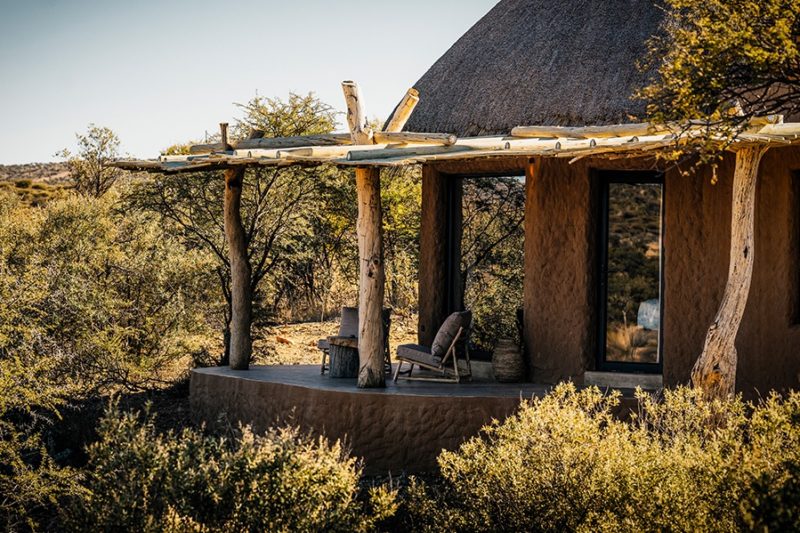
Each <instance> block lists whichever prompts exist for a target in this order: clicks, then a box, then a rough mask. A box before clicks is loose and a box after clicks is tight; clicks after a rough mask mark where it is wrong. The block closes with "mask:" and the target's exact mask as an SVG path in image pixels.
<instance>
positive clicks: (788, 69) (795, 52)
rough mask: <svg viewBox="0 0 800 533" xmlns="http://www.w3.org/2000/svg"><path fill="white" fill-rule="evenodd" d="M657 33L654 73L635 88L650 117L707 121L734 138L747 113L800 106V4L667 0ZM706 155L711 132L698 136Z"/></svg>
mask: <svg viewBox="0 0 800 533" xmlns="http://www.w3.org/2000/svg"><path fill="white" fill-rule="evenodd" d="M665 3H666V9H667V16H666V22H665V24H664V27H663V32H662V33H661V34H659V35H657V36H656V37H654V38H652V39H651V41H650V52H649V59H648V62H647V64H646V65H645V66H646V67H647V68H653V69H655V71H656V76H655V77H654V78H653V80H652V81H651V83H650V84H649V85H648V86H646V87H645V88H644V89H642V90H641V91H640V92H639V96H641V97H643V98H645V99H647V100H648V101H649V104H648V108H647V111H648V115H649V116H650V117H651V118H652V120H655V121H657V122H662V123H669V122H671V121H677V122H680V123H686V122H687V121H689V120H697V119H702V120H705V121H708V123H709V126H710V128H709V130H708V133H709V134H710V133H711V129H714V130H716V131H717V132H718V133H721V134H722V135H727V136H728V138H729V139H730V138H733V136H735V135H736V133H738V132H739V131H741V129H742V128H743V127H744V126H745V125H746V124H747V122H748V121H749V120H750V119H751V118H752V117H753V116H759V115H760V116H765V115H770V114H774V113H785V114H794V113H796V112H797V111H798V110H799V109H800V104H798V101H800V99H798V95H799V93H800V78H798V76H797V72H798V71H800V48H798V37H800V3H798V2H796V1H795V0H704V1H702V2H697V1H695V0H667V1H666V2H665ZM693 144H694V145H695V147H697V145H699V147H700V148H701V150H702V151H703V153H704V155H705V156H706V157H705V158H706V159H707V158H708V154H712V155H714V156H715V155H716V154H717V153H718V149H719V148H718V145H717V144H716V143H715V142H714V141H713V139H712V137H711V136H710V135H708V134H707V135H706V136H703V137H701V138H698V139H697V140H696V142H695V143H693Z"/></svg>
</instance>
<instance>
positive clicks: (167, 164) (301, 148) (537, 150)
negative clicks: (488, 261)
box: [114, 116, 800, 173]
mask: <svg viewBox="0 0 800 533" xmlns="http://www.w3.org/2000/svg"><path fill="white" fill-rule="evenodd" d="M708 128H709V127H708V125H705V124H695V125H686V126H683V127H679V126H663V125H656V124H650V123H636V124H615V125H610V126H589V127H578V128H566V127H558V126H520V127H516V128H514V129H512V130H511V131H510V132H509V134H508V135H504V136H491V137H464V138H460V139H459V138H456V137H455V136H454V135H446V134H432V133H408V132H403V133H399V132H397V133H391V132H376V133H375V134H374V137H373V144H352V143H351V142H350V141H349V139H350V134H330V135H314V136H308V137H279V138H255V139H246V140H243V141H240V142H238V143H236V144H234V145H232V146H228V148H229V149H227V150H224V149H223V145H222V144H216V145H197V146H193V147H192V148H191V152H195V153H190V154H189V155H178V156H161V157H159V158H158V159H153V160H121V161H117V162H115V163H114V165H115V166H117V167H119V168H123V169H128V170H144V171H151V172H169V173H173V172H194V171H199V170H211V169H217V168H231V167H237V166H266V167H286V166H293V165H300V166H315V165H333V166H338V167H350V166H355V167H393V166H406V165H414V164H421V163H431V162H436V161H464V160H473V159H490V158H508V157H520V156H522V157H555V158H569V159H570V161H571V162H572V161H576V160H578V159H582V158H584V157H589V156H598V157H606V158H619V157H642V156H648V155H652V154H653V153H654V152H656V151H658V150H663V149H668V148H670V147H675V146H677V145H681V144H686V143H688V142H689V141H690V140H691V139H692V138H693V137H697V136H699V135H701V134H707V133H708ZM719 142H720V143H727V142H730V141H729V140H728V139H726V138H725V137H724V136H722V135H720V136H719ZM795 142H800V123H797V122H793V123H783V122H782V117H780V116H773V117H764V118H758V119H755V120H754V121H752V122H751V123H750V126H749V127H748V128H747V129H746V130H745V131H744V132H742V133H740V134H738V135H737V136H736V137H735V139H734V140H733V141H732V144H731V147H735V146H736V145H742V144H754V143H757V144H763V143H769V144H775V145H784V144H791V143H795Z"/></svg>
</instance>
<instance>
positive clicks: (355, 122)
mask: <svg viewBox="0 0 800 533" xmlns="http://www.w3.org/2000/svg"><path fill="white" fill-rule="evenodd" d="M342 91H343V92H344V100H345V103H346V104H347V125H348V126H349V127H350V136H351V137H352V139H353V144H372V128H370V127H369V123H368V122H367V116H366V115H365V114H364V101H363V100H362V98H361V90H360V89H359V88H358V84H357V83H356V82H354V81H343V82H342Z"/></svg>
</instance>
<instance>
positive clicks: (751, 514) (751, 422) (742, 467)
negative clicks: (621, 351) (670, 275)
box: [407, 385, 800, 531]
mask: <svg viewBox="0 0 800 533" xmlns="http://www.w3.org/2000/svg"><path fill="white" fill-rule="evenodd" d="M638 401H639V406H640V408H639V413H638V414H637V415H635V416H634V417H633V418H632V420H629V421H621V420H619V419H617V418H615V417H614V416H613V413H614V411H615V410H616V409H618V408H619V395H618V394H611V395H607V396H604V395H603V394H602V393H601V392H600V391H599V390H598V389H597V388H589V389H586V390H582V391H580V392H576V390H575V388H574V386H572V385H559V386H558V387H556V388H555V389H554V391H553V392H552V393H551V394H549V395H548V396H546V397H544V398H542V399H535V400H533V401H532V402H530V403H525V404H523V406H522V407H521V408H520V410H519V412H518V413H516V414H515V415H513V416H512V417H510V418H509V419H507V420H506V421H505V422H504V423H502V424H499V423H495V424H493V425H491V426H489V427H487V428H484V431H483V434H482V435H481V436H480V437H476V438H473V439H471V440H469V441H467V442H466V443H464V444H463V445H462V446H461V448H460V449H459V450H458V451H455V452H443V453H442V454H441V455H440V457H439V466H440V469H441V477H442V479H441V482H440V483H438V484H433V485H426V484H425V483H422V482H414V483H412V484H411V486H410V487H409V491H408V502H407V503H408V507H409V515H410V520H411V522H412V527H413V528H414V529H415V530H417V529H418V530H423V531H438V530H441V529H443V528H449V529H451V530H456V531H667V530H669V531H695V530H699V531H738V530H741V529H750V528H758V529H762V528H765V527H766V528H775V529H778V530H789V529H793V530H797V529H798V528H800V513H798V509H800V491H798V477H797V474H798V466H800V394H798V393H792V394H791V395H790V396H788V398H787V399H786V400H781V399H780V398H779V397H777V396H772V397H770V398H769V399H768V400H766V401H765V402H763V403H761V404H759V405H757V406H752V405H749V404H745V403H744V402H742V401H741V400H740V399H732V400H728V401H706V400H703V399H702V397H701V396H700V395H699V394H698V393H697V392H696V391H693V390H691V389H685V388H681V389H678V390H674V391H665V392H664V395H663V399H656V398H654V397H651V396H649V395H646V394H642V393H640V394H639V395H638Z"/></svg>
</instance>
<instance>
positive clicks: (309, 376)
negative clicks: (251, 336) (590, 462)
mask: <svg viewBox="0 0 800 533" xmlns="http://www.w3.org/2000/svg"><path fill="white" fill-rule="evenodd" d="M476 367H477V368H476V369H475V370H480V364H478V365H476ZM194 372H196V373H201V374H207V375H213V376H218V377H225V378H234V379H241V380H248V381H257V382H265V383H280V384H284V385H292V386H296V387H303V388H308V389H316V390H326V391H336V392H347V393H351V394H381V395H405V396H444V397H453V398H456V397H458V398H480V397H488V398H532V397H533V396H542V395H544V394H546V393H547V392H548V391H549V390H550V389H551V387H552V386H551V385H543V384H536V383H498V382H496V381H493V380H492V379H491V378H489V377H488V376H486V372H483V374H484V376H483V377H481V376H480V373H479V372H477V371H476V372H475V373H476V376H475V377H474V378H473V380H472V381H463V382H461V383H437V382H430V381H404V380H398V381H397V383H395V382H394V381H392V379H391V376H390V375H388V374H387V375H386V388H384V389H359V388H358V387H357V386H356V380H355V378H352V379H351V378H331V377H328V375H327V373H326V374H325V375H321V374H320V371H319V365H258V366H251V367H250V369H249V370H231V369H230V368H228V367H210V368H199V369H196V370H194ZM414 372H415V374H414V375H420V376H422V375H430V374H423V373H421V372H420V373H418V371H417V370H416V369H415V371H414Z"/></svg>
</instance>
